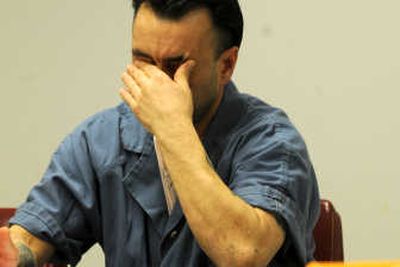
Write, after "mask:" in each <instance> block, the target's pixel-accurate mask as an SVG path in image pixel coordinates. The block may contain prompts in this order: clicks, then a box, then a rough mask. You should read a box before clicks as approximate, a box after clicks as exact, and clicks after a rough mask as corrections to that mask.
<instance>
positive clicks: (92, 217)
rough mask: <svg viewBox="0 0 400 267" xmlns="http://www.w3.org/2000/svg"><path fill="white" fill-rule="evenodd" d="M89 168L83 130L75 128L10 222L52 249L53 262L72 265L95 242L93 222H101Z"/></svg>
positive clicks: (93, 172) (85, 137) (90, 168)
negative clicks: (53, 251)
mask: <svg viewBox="0 0 400 267" xmlns="http://www.w3.org/2000/svg"><path fill="white" fill-rule="evenodd" d="M92 166H93V165H92V162H91V158H90V153H89V146H88V142H87V135H86V132H85V129H84V128H83V126H82V127H78V128H77V129H76V130H75V131H74V132H73V133H72V134H70V135H69V136H67V137H66V138H65V140H64V141H63V142H62V143H61V145H60V146H59V148H58V149H57V150H56V152H55V153H54V154H53V156H52V159H51V162H50V164H49V166H48V168H47V170H46V172H45V174H44V176H43V178H42V180H41V182H40V183H39V184H38V185H36V186H35V187H34V188H33V189H32V190H31V192H30V193H29V196H28V198H27V200H26V202H25V203H24V204H22V205H21V206H20V207H19V208H18V210H17V212H16V214H15V216H14V217H13V218H12V219H11V220H10V223H11V224H18V225H21V226H22V227H24V228H25V229H27V230H28V231H29V232H31V233H32V234H33V235H35V236H37V237H38V238H40V239H42V240H45V241H47V242H50V243H51V244H52V245H54V246H55V248H56V252H55V254H54V258H53V259H52V261H54V262H59V263H70V264H73V265H75V264H76V263H77V262H78V261H79V260H80V258H81V255H82V254H83V253H84V252H85V251H86V250H87V249H89V248H90V247H91V246H92V245H93V244H94V243H95V242H96V241H97V240H95V236H98V235H96V232H97V231H99V229H95V225H98V223H97V224H96V223H93V222H94V221H96V220H97V221H100V218H99V214H98V210H99V209H98V207H97V205H98V202H97V201H96V191H97V190H96V179H95V177H96V173H95V171H94V169H93V167H92Z"/></svg>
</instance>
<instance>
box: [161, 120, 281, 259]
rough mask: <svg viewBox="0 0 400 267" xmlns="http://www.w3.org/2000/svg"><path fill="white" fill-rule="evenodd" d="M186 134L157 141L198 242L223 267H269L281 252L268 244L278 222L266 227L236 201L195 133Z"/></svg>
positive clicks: (189, 130) (188, 130)
mask: <svg viewBox="0 0 400 267" xmlns="http://www.w3.org/2000/svg"><path fill="white" fill-rule="evenodd" d="M181 129H182V131H181V132H176V131H175V132H174V133H173V134H171V133H167V134H165V135H162V134H161V136H157V138H158V140H159V143H160V145H161V147H162V153H163V158H164V160H165V163H166V166H167V169H168V171H169V173H170V175H171V178H172V180H173V184H174V187H175V190H176V192H177V195H178V198H179V200H180V204H181V206H182V209H183V211H184V213H185V217H186V219H187V221H188V223H189V226H190V228H191V230H192V232H193V234H194V235H195V237H196V240H197V241H198V242H199V244H200V246H201V247H202V248H203V250H204V251H205V252H206V254H207V255H208V256H209V257H210V258H211V259H212V260H213V261H214V262H215V263H217V264H218V265H229V266H235V265H241V263H242V264H243V265H247V266H254V265H264V266H265V264H266V262H268V261H269V260H270V259H271V258H272V257H273V255H274V254H275V253H276V250H277V249H276V248H275V247H272V249H269V248H270V247H271V246H269V245H268V244H266V243H265V236H268V235H269V229H270V228H271V227H270V226H271V225H270V224H276V222H275V221H274V218H272V216H270V217H271V221H268V222H266V220H264V218H261V217H260V216H259V213H258V212H257V209H255V208H253V207H251V206H250V205H248V204H247V203H246V202H244V201H243V200H242V199H240V198H239V197H237V196H236V195H234V194H233V193H232V191H231V190H230V189H229V188H228V187H227V186H226V185H225V184H224V183H223V181H222V180H221V178H220V177H219V176H218V174H217V173H216V172H215V171H214V170H213V168H212V166H210V165H209V163H208V161H207V156H206V152H205V151H204V148H203V146H202V144H201V142H200V140H199V138H198V136H197V134H196V132H195V129H194V128H193V127H189V126H187V127H182V128H181ZM274 226H275V225H274ZM264 235H265V236H264ZM271 237H273V236H272V235H271ZM271 239H272V238H271ZM265 248H267V250H265Z"/></svg>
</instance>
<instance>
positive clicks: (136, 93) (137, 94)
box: [121, 72, 142, 100]
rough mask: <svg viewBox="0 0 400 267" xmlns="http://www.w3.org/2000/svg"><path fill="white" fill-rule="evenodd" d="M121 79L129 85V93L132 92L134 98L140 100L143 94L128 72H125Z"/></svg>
mask: <svg viewBox="0 0 400 267" xmlns="http://www.w3.org/2000/svg"><path fill="white" fill-rule="evenodd" d="M121 80H122V81H123V82H124V84H125V85H126V87H127V90H128V92H129V93H131V94H132V96H133V98H134V99H136V100H139V99H140V98H141V96H142V92H141V89H140V87H139V86H138V84H137V83H136V81H135V80H134V79H133V78H132V76H131V75H129V74H128V73H127V72H124V73H123V74H122V76H121Z"/></svg>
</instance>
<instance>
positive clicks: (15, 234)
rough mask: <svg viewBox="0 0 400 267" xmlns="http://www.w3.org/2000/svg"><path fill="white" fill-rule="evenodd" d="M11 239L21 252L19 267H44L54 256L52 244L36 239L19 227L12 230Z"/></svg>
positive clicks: (16, 226) (13, 227) (14, 226)
mask: <svg viewBox="0 0 400 267" xmlns="http://www.w3.org/2000/svg"><path fill="white" fill-rule="evenodd" d="M10 237H11V240H12V242H13V243H14V245H15V247H16V248H17V249H18V252H19V257H18V258H19V260H18V263H19V264H18V266H20V267H22V266H23V267H31V266H42V264H44V263H45V262H46V261H47V260H48V259H49V258H50V257H51V255H52V254H53V252H54V248H53V246H52V245H51V244H49V243H47V242H45V241H43V240H41V239H39V238H37V237H35V236H34V235H32V234H31V233H29V232H28V231H27V230H25V229H24V228H22V227H21V226H18V225H13V226H12V227H11V228H10Z"/></svg>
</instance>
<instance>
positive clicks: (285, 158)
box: [230, 125, 319, 264]
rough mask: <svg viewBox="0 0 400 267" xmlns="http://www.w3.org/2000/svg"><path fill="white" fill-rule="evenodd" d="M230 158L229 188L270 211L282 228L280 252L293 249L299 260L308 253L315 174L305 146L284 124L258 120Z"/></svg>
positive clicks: (316, 204) (315, 212) (315, 203)
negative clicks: (283, 232)
mask: <svg viewBox="0 0 400 267" xmlns="http://www.w3.org/2000/svg"><path fill="white" fill-rule="evenodd" d="M248 134H250V135H251V138H246V137H244V140H243V141H242V145H241V147H240V148H239V150H238V153H237V155H238V156H237V157H236V159H235V160H234V165H235V166H234V174H233V179H232V181H231V184H230V187H231V189H232V191H233V192H234V193H235V194H236V195H238V196H239V197H240V198H242V199H243V200H244V201H246V202H247V203H248V204H250V205H252V206H254V207H258V208H261V209H263V210H265V211H267V212H269V213H271V214H273V215H274V216H275V218H276V219H277V221H278V222H279V223H280V224H281V225H282V227H283V229H284V230H285V232H286V240H285V244H284V245H283V247H282V248H281V251H280V252H281V254H284V253H285V251H287V250H292V251H295V254H297V257H298V262H299V263H302V264H304V263H306V262H307V261H309V260H310V259H311V258H312V253H313V249H314V248H313V247H314V244H313V240H312V238H310V235H312V229H313V228H314V225H315V222H316V218H317V216H318V207H319V202H318V200H319V196H318V190H317V185H316V178H315V175H314V172H313V169H312V166H311V163H310V161H309V158H308V155H307V151H306V147H305V145H304V142H303V140H302V139H301V137H300V135H299V134H298V133H297V131H295V130H294V129H293V128H292V127H291V126H290V125H285V126H282V125H274V126H273V127H271V126H265V125H262V126H260V127H257V128H255V129H253V130H252V132H250V133H248Z"/></svg>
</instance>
